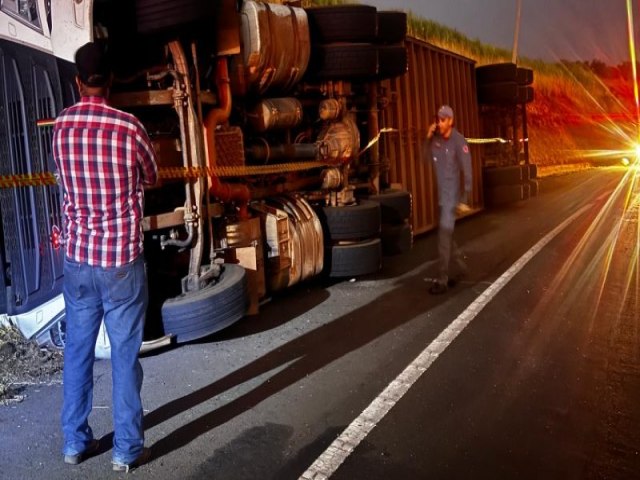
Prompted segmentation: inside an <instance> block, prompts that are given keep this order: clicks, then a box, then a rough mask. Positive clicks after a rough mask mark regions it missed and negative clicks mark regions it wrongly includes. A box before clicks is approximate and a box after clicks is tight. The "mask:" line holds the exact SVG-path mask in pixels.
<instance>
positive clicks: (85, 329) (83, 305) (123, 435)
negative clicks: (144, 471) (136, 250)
mask: <svg viewBox="0 0 640 480" xmlns="http://www.w3.org/2000/svg"><path fill="white" fill-rule="evenodd" d="M63 292H64V301H65V307H66V323H67V328H66V344H65V352H64V373H63V380H64V400H63V405H62V431H63V434H64V447H63V454H64V455H75V454H78V453H81V452H83V451H84V450H85V449H86V448H87V447H88V446H89V444H90V443H91V441H92V440H93V432H92V431H91V427H90V426H89V422H88V417H89V414H90V413H91V408H92V402H93V362H94V359H95V354H94V349H95V344H96V339H97V337H98V330H99V328H100V323H101V321H102V319H103V317H104V322H105V327H106V329H107V334H108V335H109V342H110V343H111V367H112V372H111V375H112V382H113V399H112V403H113V429H114V439H113V460H114V461H117V462H120V463H130V462H131V461H133V460H135V459H136V458H137V457H138V456H139V455H140V454H141V453H142V448H143V446H144V433H143V429H142V401H141V399H140V390H141V388H142V376H143V374H142V366H141V365H140V362H139V361H138V352H139V351H140V346H141V345H142V338H143V333H144V316H145V312H146V309H147V303H148V292H147V277H146V271H145V265H144V259H143V257H142V256H140V257H138V258H137V259H136V260H134V261H133V262H131V263H129V264H127V265H124V266H122V267H114V268H101V267H91V266H89V265H87V264H81V263H76V262H73V261H71V260H69V259H65V262H64V287H63Z"/></svg>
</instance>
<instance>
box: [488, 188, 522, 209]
mask: <svg viewBox="0 0 640 480" xmlns="http://www.w3.org/2000/svg"><path fill="white" fill-rule="evenodd" d="M523 198H524V191H523V187H522V184H518V185H500V186H497V187H492V188H487V189H485V191H484V200H485V203H486V204H487V205H492V206H497V205H506V204H509V203H515V202H519V201H520V200H522V199H523Z"/></svg>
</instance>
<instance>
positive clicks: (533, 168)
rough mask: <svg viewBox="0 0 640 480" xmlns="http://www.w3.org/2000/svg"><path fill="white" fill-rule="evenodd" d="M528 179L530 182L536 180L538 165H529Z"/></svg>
mask: <svg viewBox="0 0 640 480" xmlns="http://www.w3.org/2000/svg"><path fill="white" fill-rule="evenodd" d="M529 178H530V179H532V180H533V179H536V178H538V165H535V164H533V163H530V164H529Z"/></svg>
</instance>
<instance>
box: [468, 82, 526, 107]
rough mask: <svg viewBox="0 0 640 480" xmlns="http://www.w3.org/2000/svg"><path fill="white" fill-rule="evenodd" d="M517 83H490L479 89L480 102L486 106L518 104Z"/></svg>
mask: <svg viewBox="0 0 640 480" xmlns="http://www.w3.org/2000/svg"><path fill="white" fill-rule="evenodd" d="M518 94H519V89H518V84H517V83H516V82H500V83H488V84H483V85H481V86H479V87H478V102H479V103H481V104H485V105H496V104H498V105H499V104H505V105H515V104H517V103H519V102H518V98H519V97H518Z"/></svg>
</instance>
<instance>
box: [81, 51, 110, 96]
mask: <svg viewBox="0 0 640 480" xmlns="http://www.w3.org/2000/svg"><path fill="white" fill-rule="evenodd" d="M75 61H76V68H77V69H78V76H79V77H80V80H82V83H84V84H85V85H88V86H90V87H105V86H106V85H107V84H108V83H109V81H110V80H111V63H110V62H109V57H108V55H107V52H106V49H105V46H104V44H98V43H95V42H89V43H85V44H84V45H83V46H81V47H80V48H79V49H78V50H77V51H76V55H75Z"/></svg>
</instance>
